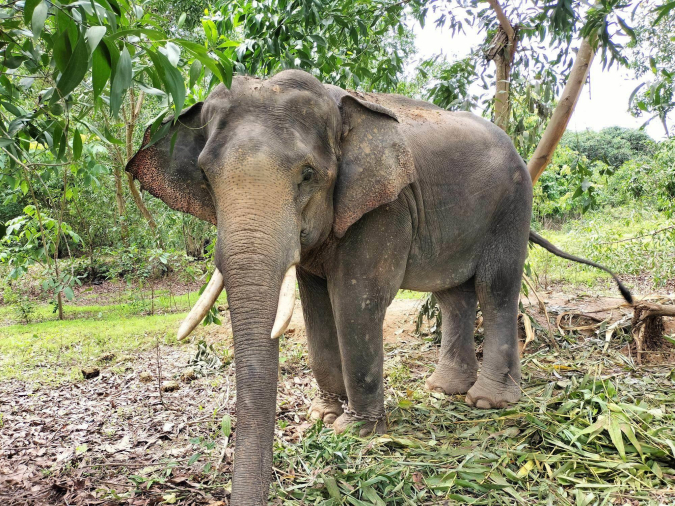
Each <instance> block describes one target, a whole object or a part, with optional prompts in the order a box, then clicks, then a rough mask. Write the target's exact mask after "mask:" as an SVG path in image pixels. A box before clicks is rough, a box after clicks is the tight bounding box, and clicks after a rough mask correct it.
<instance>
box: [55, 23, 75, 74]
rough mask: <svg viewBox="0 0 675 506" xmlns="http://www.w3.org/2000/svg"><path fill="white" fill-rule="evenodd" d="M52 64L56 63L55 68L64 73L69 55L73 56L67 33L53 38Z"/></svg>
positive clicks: (61, 33)
mask: <svg viewBox="0 0 675 506" xmlns="http://www.w3.org/2000/svg"><path fill="white" fill-rule="evenodd" d="M53 40H54V53H53V54H54V62H55V63H56V68H58V69H59V70H60V71H61V72H65V71H66V67H67V66H68V60H70V57H71V55H72V54H73V49H72V47H71V45H70V37H69V35H68V31H67V30H64V31H62V32H60V33H58V34H57V35H55V36H54V39H53Z"/></svg>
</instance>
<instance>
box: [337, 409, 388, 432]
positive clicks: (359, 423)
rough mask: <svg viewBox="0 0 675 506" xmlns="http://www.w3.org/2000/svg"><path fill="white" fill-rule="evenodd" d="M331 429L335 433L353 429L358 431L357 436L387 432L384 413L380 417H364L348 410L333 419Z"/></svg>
mask: <svg viewBox="0 0 675 506" xmlns="http://www.w3.org/2000/svg"><path fill="white" fill-rule="evenodd" d="M333 430H334V431H335V433H336V434H342V433H343V432H347V431H351V430H354V431H355V432H357V433H358V435H359V437H368V436H372V435H374V434H384V433H385V432H387V420H386V417H385V416H384V415H381V416H380V417H364V416H360V415H357V414H356V413H354V412H352V411H348V412H344V413H342V414H341V415H340V416H339V417H338V419H337V420H335V423H334V424H333Z"/></svg>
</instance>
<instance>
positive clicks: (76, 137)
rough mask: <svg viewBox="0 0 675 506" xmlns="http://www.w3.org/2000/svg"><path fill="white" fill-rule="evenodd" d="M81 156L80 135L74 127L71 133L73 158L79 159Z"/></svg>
mask: <svg viewBox="0 0 675 506" xmlns="http://www.w3.org/2000/svg"><path fill="white" fill-rule="evenodd" d="M81 156H82V136H81V135H80V131H79V130H78V129H77V128H76V129H75V132H74V133H73V160H79V159H80V157H81Z"/></svg>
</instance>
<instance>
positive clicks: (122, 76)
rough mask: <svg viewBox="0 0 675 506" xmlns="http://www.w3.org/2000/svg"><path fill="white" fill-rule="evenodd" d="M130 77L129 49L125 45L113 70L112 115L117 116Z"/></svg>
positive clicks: (111, 90)
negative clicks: (114, 70)
mask: <svg viewBox="0 0 675 506" xmlns="http://www.w3.org/2000/svg"><path fill="white" fill-rule="evenodd" d="M131 77H132V70H131V56H129V51H128V50H127V46H126V45H125V46H124V49H122V52H121V53H120V59H119V61H118V62H117V71H116V72H115V77H114V79H113V83H112V86H111V89H110V111H111V112H112V114H113V116H117V113H118V112H119V110H120V107H121V106H122V101H123V100H124V94H125V93H126V91H127V90H128V89H129V86H131Z"/></svg>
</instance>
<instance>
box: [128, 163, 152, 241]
mask: <svg viewBox="0 0 675 506" xmlns="http://www.w3.org/2000/svg"><path fill="white" fill-rule="evenodd" d="M126 174H127V182H128V183H129V190H130V191H131V196H132V197H133V199H134V202H135V203H136V206H137V207H138V209H140V210H141V214H142V215H143V217H144V218H145V219H146V221H147V222H148V225H150V228H151V229H153V230H157V223H155V220H154V218H153V217H152V214H151V213H150V211H149V210H148V208H147V207H145V204H144V203H143V197H141V194H140V192H139V191H138V188H136V185H135V184H134V176H132V175H131V174H130V173H128V172H127V173H126Z"/></svg>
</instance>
